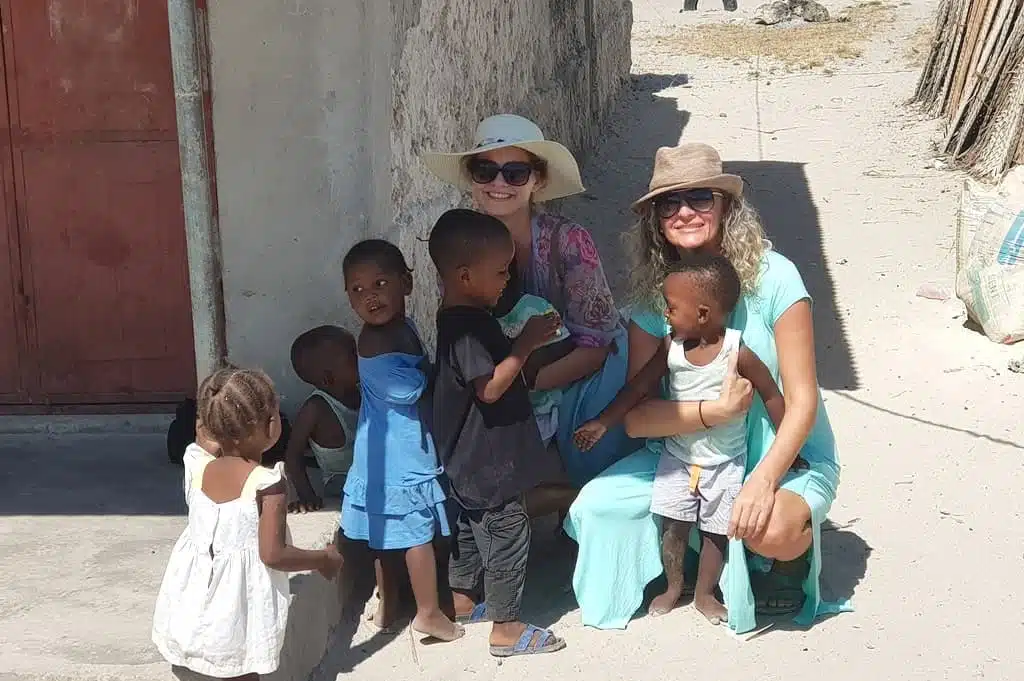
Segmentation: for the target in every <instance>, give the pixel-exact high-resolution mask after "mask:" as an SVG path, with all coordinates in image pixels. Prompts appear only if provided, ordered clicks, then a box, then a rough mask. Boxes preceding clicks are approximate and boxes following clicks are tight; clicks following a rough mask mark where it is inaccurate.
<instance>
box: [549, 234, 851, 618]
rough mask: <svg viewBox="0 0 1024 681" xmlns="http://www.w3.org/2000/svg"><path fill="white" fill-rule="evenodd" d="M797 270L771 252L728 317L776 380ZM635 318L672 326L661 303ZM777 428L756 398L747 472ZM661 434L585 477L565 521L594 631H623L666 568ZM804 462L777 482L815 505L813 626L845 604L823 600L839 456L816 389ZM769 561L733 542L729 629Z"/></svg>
mask: <svg viewBox="0 0 1024 681" xmlns="http://www.w3.org/2000/svg"><path fill="white" fill-rule="evenodd" d="M809 299H810V296H809V294H808V293H807V289H806V287H805V286H804V283H803V279H802V278H801V277H800V273H799V272H798V271H797V269H796V267H795V266H794V265H793V263H792V262H791V261H789V260H788V259H787V258H785V257H784V256H782V255H780V254H778V253H776V252H774V251H768V252H767V253H766V254H765V256H764V258H763V260H762V263H761V274H760V279H759V282H758V287H757V291H756V292H755V293H754V294H744V295H743V297H742V298H741V299H740V302H739V304H738V305H737V307H736V310H735V311H734V312H733V314H732V317H731V319H730V321H729V326H730V327H732V328H736V329H739V330H740V331H741V332H742V339H743V342H744V343H745V344H746V345H747V346H748V347H749V348H750V349H751V350H753V351H754V352H755V353H756V354H757V355H758V357H760V358H761V360H762V361H763V362H764V363H765V365H767V367H768V368H769V370H771V372H772V376H774V377H775V380H776V381H779V383H780V387H781V388H782V390H783V392H785V386H783V385H782V384H781V381H780V378H779V358H778V353H777V351H776V346H775V331H774V329H775V322H776V321H777V320H778V319H779V317H781V316H782V314H783V313H784V312H785V311H786V310H788V309H789V308H790V307H791V306H792V305H793V304H794V303H797V302H799V301H801V300H809ZM631 320H632V322H633V323H635V324H636V325H637V326H639V327H640V328H641V329H643V330H644V331H646V332H647V333H649V334H651V335H652V336H655V337H657V338H663V337H664V336H666V335H667V334H668V332H669V328H668V324H667V323H666V321H665V318H664V316H663V313H662V312H661V311H660V310H654V309H642V310H634V312H633V314H632V315H631ZM774 438H775V431H774V429H773V427H772V423H771V419H770V418H769V417H768V413H767V411H766V410H765V407H764V403H763V402H762V401H761V399H760V397H759V396H756V395H755V397H754V403H753V405H752V406H751V408H750V412H749V413H748V415H747V442H748V455H747V473H748V474H749V473H750V471H751V470H753V469H754V467H755V466H757V464H758V463H759V462H760V461H761V459H762V458H763V457H764V455H765V454H766V453H767V452H768V448H769V447H770V446H771V444H772V441H773V440H774ZM661 447H662V444H661V440H660V439H658V440H648V441H647V444H646V445H645V446H644V447H643V448H642V449H640V450H639V451H637V452H635V453H633V454H631V455H630V456H627V457H626V458H624V459H623V460H621V461H619V462H618V463H616V464H614V465H612V466H611V467H610V468H608V470H606V471H604V473H602V474H601V475H599V476H598V477H596V478H595V479H594V480H592V481H591V482H590V483H588V484H587V485H586V486H585V487H584V488H583V490H582V491H581V492H580V495H579V497H578V498H577V499H576V502H575V503H574V504H573V506H572V508H571V509H570V511H569V516H568V517H567V518H566V522H565V529H566V532H568V534H569V535H570V536H571V537H573V538H574V539H575V540H576V541H577V542H578V543H579V556H578V558H577V561H576V571H575V573H574V575H573V588H574V589H575V592H576V598H577V600H578V602H579V604H580V609H581V611H582V615H583V623H584V624H586V625H589V626H594V627H598V628H600V629H622V628H625V626H626V624H628V622H629V620H630V619H631V618H632V617H633V616H634V615H635V614H636V612H637V610H638V609H639V608H640V606H641V604H642V601H643V594H644V589H645V588H646V586H647V585H648V584H649V583H650V582H651V581H653V580H654V579H656V578H657V577H658V576H659V575H661V573H662V571H663V570H662V565H661V529H660V527H659V522H658V520H657V518H656V517H655V516H653V515H652V514H651V512H650V504H651V490H652V488H653V484H654V471H655V469H656V468H657V465H658V459H659V457H660V455H661ZM800 456H801V457H802V458H803V459H804V460H805V461H807V463H808V465H809V466H808V468H807V469H804V470H799V471H791V472H790V473H789V474H788V475H787V476H786V478H785V479H784V480H783V483H782V488H784V489H788V490H790V491H792V492H794V493H796V494H799V495H800V496H801V497H803V498H804V499H805V500H806V501H807V504H808V506H809V507H810V509H811V520H812V525H813V534H814V542H813V550H812V556H811V566H810V571H809V574H808V576H807V579H806V580H805V581H804V585H803V586H804V592H805V594H806V596H807V598H806V600H805V602H804V606H803V608H802V609H801V610H800V612H799V613H798V614H797V615H796V618H795V619H796V622H797V623H798V624H801V625H804V626H806V625H809V624H810V623H811V622H813V621H814V619H815V618H816V617H818V616H820V615H823V614H829V613H835V612H841V611H844V610H848V609H849V604H848V603H828V602H824V601H822V600H821V595H820V589H819V575H820V573H821V524H822V523H823V522H824V521H825V517H826V515H827V514H828V510H829V508H830V507H831V505H832V502H833V500H834V499H835V495H836V489H837V488H838V486H839V471H840V466H839V456H838V452H837V449H836V443H835V437H834V436H833V434H832V426H831V424H830V423H829V420H828V414H827V413H826V411H825V405H824V402H823V401H822V399H821V396H820V394H819V397H818V415H817V420H816V422H815V424H814V427H813V428H812V430H811V433H810V435H809V436H808V438H807V442H806V443H805V444H804V447H803V449H801V450H800ZM769 568H770V563H768V562H767V561H765V560H764V559H762V558H760V557H758V556H750V559H749V560H748V555H747V552H746V551H745V549H744V547H743V544H742V542H741V541H739V540H731V541H730V546H729V557H728V562H727V564H726V567H725V570H723V573H722V579H721V582H720V586H721V589H722V593H723V596H724V599H725V605H726V607H727V608H728V610H729V627H730V628H732V629H733V630H734V631H735V632H737V633H744V632H747V631H751V630H753V629H754V628H755V627H756V621H755V617H754V596H753V593H752V590H751V587H750V571H751V570H757V569H761V570H767V569H769Z"/></svg>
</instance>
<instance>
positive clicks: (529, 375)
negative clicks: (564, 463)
mask: <svg viewBox="0 0 1024 681" xmlns="http://www.w3.org/2000/svg"><path fill="white" fill-rule="evenodd" d="M492 312H493V313H494V316H495V317H497V319H498V324H500V325H501V330H502V331H503V332H504V333H505V336H506V337H507V338H508V339H509V340H510V341H515V339H516V338H517V337H518V336H519V334H520V333H522V331H523V328H524V327H525V326H526V323H527V322H528V321H529V320H530V318H531V317H535V316H537V315H546V314H551V313H554V312H556V310H555V307H554V306H553V305H552V304H551V303H549V302H548V301H546V300H544V299H543V298H541V297H539V296H534V295H530V294H529V293H526V292H525V291H524V290H523V287H522V282H521V280H520V278H519V275H518V273H517V272H516V268H515V267H512V268H510V269H509V281H508V285H507V286H506V287H505V290H504V291H503V292H502V294H501V298H500V299H499V300H498V304H497V305H495V306H494V309H493V310H492ZM575 348H576V344H575V343H573V341H572V338H570V337H569V329H567V328H566V327H565V325H564V324H563V325H561V326H559V328H558V333H557V334H556V335H555V337H554V338H552V339H551V340H550V341H548V342H547V343H545V344H544V345H543V346H541V347H540V348H538V349H537V350H536V351H535V352H533V353H532V354H531V355H530V359H529V360H528V361H527V363H526V366H524V367H523V377H524V378H525V379H526V383H527V385H528V386H530V387H531V388H532V386H533V384H534V382H535V381H536V379H537V373H538V372H539V371H540V370H541V369H543V368H544V367H545V366H547V365H548V364H552V363H554V362H557V361H558V360H560V359H562V358H563V357H565V356H566V355H568V354H569V353H571V352H572V351H573V350H574V349H575ZM561 401H562V390H561V389H558V388H555V389H550V390H536V389H531V390H530V403H531V404H533V413H534V415H535V416H536V418H537V428H538V429H539V430H540V438H541V440H542V441H543V442H544V445H545V446H546V445H548V444H549V443H550V442H551V439H552V438H553V437H554V436H555V434H556V433H557V432H558V407H559V405H560V404H561Z"/></svg>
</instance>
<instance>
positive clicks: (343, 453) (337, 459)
mask: <svg viewBox="0 0 1024 681" xmlns="http://www.w3.org/2000/svg"><path fill="white" fill-rule="evenodd" d="M314 395H315V396H317V397H319V398H321V399H322V400H323V401H324V402H326V403H327V406H329V407H330V408H331V411H333V412H334V416H335V418H337V419H338V423H340V424H341V429H342V431H344V433H345V446H344V447H338V448H332V447H322V446H320V445H319V444H317V443H316V442H315V441H314V440H313V438H310V439H309V448H310V450H312V452H313V456H314V457H316V462H317V464H319V466H320V473H321V475H322V476H323V480H324V485H327V484H329V483H330V482H331V480H333V479H334V478H336V477H337V476H339V475H346V474H347V473H348V469H349V468H351V467H352V449H353V447H355V443H356V424H357V422H358V421H359V412H358V411H357V410H355V409H349V408H348V407H346V406H345V405H344V404H342V403H341V402H340V401H338V400H337V399H335V398H334V397H333V396H331V395H328V394H327V393H325V392H324V391H322V390H314V391H313V392H312V393H311V394H310V397H313V396H314Z"/></svg>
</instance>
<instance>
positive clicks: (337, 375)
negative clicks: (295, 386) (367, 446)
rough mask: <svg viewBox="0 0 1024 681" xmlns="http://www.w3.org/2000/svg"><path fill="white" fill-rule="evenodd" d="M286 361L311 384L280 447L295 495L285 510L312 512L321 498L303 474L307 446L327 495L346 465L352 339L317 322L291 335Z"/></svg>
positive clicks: (352, 431) (352, 412)
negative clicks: (289, 507) (285, 446)
mask: <svg viewBox="0 0 1024 681" xmlns="http://www.w3.org/2000/svg"><path fill="white" fill-rule="evenodd" d="M291 360H292V367H293V368H294V369H295V373H296V375H297V376H298V377H299V378H301V379H302V380H303V381H305V382H306V383H308V384H309V385H311V386H313V388H314V390H313V392H312V393H311V394H310V396H309V397H308V398H306V401H305V403H303V405H302V407H300V408H299V413H298V415H296V417H295V425H293V426H292V434H291V438H290V439H289V441H288V447H287V449H286V450H285V465H286V466H287V471H288V478H289V479H290V480H291V482H292V485H293V486H294V487H295V492H296V494H297V495H298V499H297V500H296V501H295V502H294V503H292V504H291V510H292V511H302V512H306V511H316V510H319V509H320V508H321V507H322V506H323V500H322V499H321V498H320V496H319V495H318V494H317V493H316V491H315V490H314V489H313V486H312V485H311V484H310V482H309V476H308V475H307V473H306V457H305V452H306V448H307V446H308V447H309V449H310V450H311V451H312V452H313V457H314V458H315V459H316V462H317V466H319V467H320V474H321V476H322V477H323V483H324V493H325V494H327V495H330V496H340V495H341V490H342V488H343V487H344V485H345V476H346V475H347V474H348V470H349V468H350V467H351V466H352V448H353V446H354V444H355V435H356V421H357V420H358V418H359V403H360V396H359V369H358V366H357V359H356V341H355V338H353V337H352V334H350V333H349V332H348V331H346V330H345V329H343V328H341V327H339V326H318V327H316V328H315V329H310V330H309V331H306V332H305V333H303V334H302V335H300V336H299V337H298V338H296V339H295V342H293V343H292V348H291Z"/></svg>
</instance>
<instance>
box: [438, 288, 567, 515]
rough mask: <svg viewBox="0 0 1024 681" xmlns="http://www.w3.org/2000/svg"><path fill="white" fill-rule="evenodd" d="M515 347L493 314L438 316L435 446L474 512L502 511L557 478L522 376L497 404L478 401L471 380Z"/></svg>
mask: <svg viewBox="0 0 1024 681" xmlns="http://www.w3.org/2000/svg"><path fill="white" fill-rule="evenodd" d="M511 350H512V345H511V343H510V342H509V340H508V339H507V338H505V336H504V334H503V333H502V332H501V326H499V325H498V321H497V320H496V319H495V318H494V316H493V315H492V314H491V313H490V312H488V311H487V310H482V309H479V308H473V307H461V306H460V307H450V308H445V309H442V310H441V311H440V312H438V314H437V365H436V376H435V382H434V409H433V412H434V423H433V433H434V443H435V444H436V445H437V453H438V455H439V456H440V457H441V461H442V463H443V464H444V467H445V472H446V473H447V475H448V479H449V480H451V484H452V488H453V492H454V496H455V498H456V500H457V501H458V502H459V503H460V504H461V505H462V506H463V507H465V508H468V509H487V508H496V507H498V506H501V505H502V504H503V503H505V502H506V501H509V500H510V499H514V498H516V497H517V496H519V495H520V494H523V493H524V492H526V491H527V490H529V489H532V488H534V487H536V486H537V485H538V484H540V483H542V482H545V481H550V480H553V479H555V478H556V476H557V475H558V473H559V464H558V460H557V457H555V456H552V455H550V454H548V452H547V450H546V448H545V447H544V444H543V442H541V439H540V432H539V431H538V430H537V421H536V420H535V418H534V415H533V408H532V407H531V405H530V395H529V391H528V390H527V388H526V383H525V382H524V381H523V379H522V376H521V375H520V376H519V377H517V378H516V380H515V381H514V382H513V383H512V385H511V386H510V387H509V389H508V390H506V391H505V394H504V395H502V396H501V398H500V399H499V400H498V401H497V402H494V403H493V404H488V403H486V402H482V401H480V400H479V399H477V396H476V389H475V388H474V387H473V381H474V380H475V379H477V378H479V377H481V376H489V375H491V374H492V373H493V372H494V367H495V366H496V365H497V364H499V363H500V362H501V361H502V360H504V359H505V358H506V357H508V355H509V353H510V352H511Z"/></svg>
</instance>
